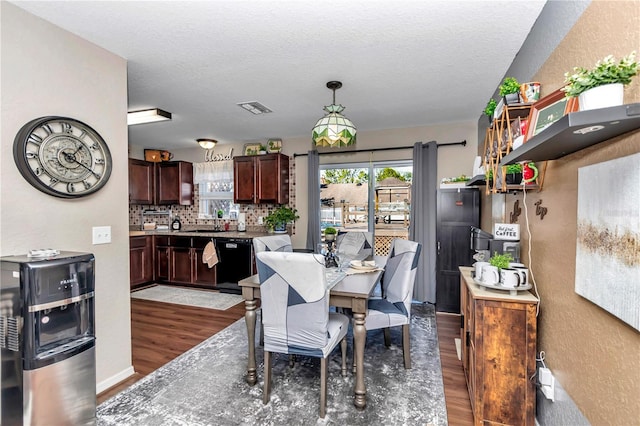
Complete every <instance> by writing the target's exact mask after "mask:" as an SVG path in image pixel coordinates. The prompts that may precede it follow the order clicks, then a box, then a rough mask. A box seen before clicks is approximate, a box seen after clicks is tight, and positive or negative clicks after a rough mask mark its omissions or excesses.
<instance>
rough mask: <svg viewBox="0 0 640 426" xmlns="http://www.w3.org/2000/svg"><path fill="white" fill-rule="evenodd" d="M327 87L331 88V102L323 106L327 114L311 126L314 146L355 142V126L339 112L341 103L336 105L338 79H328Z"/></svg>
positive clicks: (342, 109) (348, 144)
mask: <svg viewBox="0 0 640 426" xmlns="http://www.w3.org/2000/svg"><path fill="white" fill-rule="evenodd" d="M327 87H328V88H329V89H331V90H333V103H332V104H331V105H327V106H325V107H324V110H325V111H326V112H327V115H325V116H324V117H322V118H321V119H320V120H318V122H317V123H316V125H315V126H314V127H313V132H312V138H313V143H314V146H316V147H317V146H328V147H342V146H350V145H353V144H355V143H356V126H354V124H353V123H352V122H351V120H349V119H348V118H347V117H345V116H344V115H342V114H341V112H342V111H344V107H343V106H342V105H336V90H337V89H339V88H341V87H342V83H341V82H339V81H330V82H328V83H327Z"/></svg>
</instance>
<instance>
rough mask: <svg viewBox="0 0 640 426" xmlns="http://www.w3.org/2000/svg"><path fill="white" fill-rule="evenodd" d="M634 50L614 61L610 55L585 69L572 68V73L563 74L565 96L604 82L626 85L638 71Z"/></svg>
mask: <svg viewBox="0 0 640 426" xmlns="http://www.w3.org/2000/svg"><path fill="white" fill-rule="evenodd" d="M635 59H636V52H635V51H633V52H631V53H630V54H629V55H627V56H625V57H624V58H622V59H621V60H620V62H616V60H615V59H614V57H613V56H612V55H609V56H607V57H606V58H604V59H603V60H601V61H598V62H596V65H595V67H593V68H591V69H586V68H582V67H575V68H573V73H570V72H566V73H565V74H564V79H565V80H564V82H565V83H566V86H565V87H563V88H562V89H561V90H562V91H563V92H565V94H566V95H567V97H574V96H578V95H580V94H581V93H582V92H584V91H586V90H589V89H593V88H594V87H598V86H602V85H604V84H614V83H621V84H624V85H627V84H629V83H631V78H632V77H633V76H635V75H636V74H637V73H638V62H637V61H636V60H635Z"/></svg>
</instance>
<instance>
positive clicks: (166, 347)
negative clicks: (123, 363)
mask: <svg viewBox="0 0 640 426" xmlns="http://www.w3.org/2000/svg"><path fill="white" fill-rule="evenodd" d="M243 315H244V303H239V304H238V305H236V306H234V307H232V308H229V309H227V310H226V311H218V310H215V309H205V308H196V307H192V306H183V305H173V304H168V303H159V302H152V301H147V300H140V299H131V341H132V342H131V343H132V358H133V368H134V370H135V371H136V374H134V375H133V376H131V377H130V378H128V379H127V380H125V381H123V382H121V383H119V384H117V385H116V386H114V387H112V388H110V389H108V390H106V391H104V392H102V393H100V394H99V395H98V404H100V403H102V402H103V401H105V400H107V399H108V398H110V397H111V396H113V395H115V394H117V393H118V392H120V391H122V390H124V389H126V388H127V387H129V386H131V385H132V384H133V383H135V382H136V381H138V380H140V379H141V378H142V377H144V376H145V375H147V374H149V373H151V372H152V371H154V370H156V369H157V368H159V367H161V366H162V365H164V364H166V363H167V362H169V361H171V360H172V359H174V358H176V357H177V356H178V355H180V354H182V353H184V352H186V351H188V350H189V349H191V348H192V347H194V346H196V345H197V344H199V343H200V342H202V341H204V340H206V339H208V338H209V337H211V336H213V335H214V334H216V333H217V332H219V331H220V330H222V329H224V328H225V327H227V326H229V325H231V324H233V323H234V322H235V321H237V320H238V319H240V318H241V317H242V316H243ZM436 322H437V327H438V343H439V345H440V360H441V364H442V374H443V380H444V392H445V399H446V403H447V416H448V418H449V425H452V426H467V425H472V424H473V417H472V415H471V405H470V403H469V394H468V393H467V387H466V384H465V380H464V374H463V371H462V363H461V362H460V361H459V360H458V357H457V355H456V348H455V344H454V338H456V337H459V334H460V317H459V316H458V315H451V314H441V313H438V314H437V315H436Z"/></svg>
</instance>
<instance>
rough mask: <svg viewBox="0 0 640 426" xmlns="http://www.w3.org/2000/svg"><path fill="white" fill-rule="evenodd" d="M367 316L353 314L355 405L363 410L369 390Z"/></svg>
mask: <svg viewBox="0 0 640 426" xmlns="http://www.w3.org/2000/svg"><path fill="white" fill-rule="evenodd" d="M364 318H365V314H363V313H355V312H354V314H353V319H354V321H353V323H354V324H353V341H354V342H353V352H354V357H355V359H356V386H355V389H354V393H355V396H354V400H353V405H355V406H356V408H357V409H359V410H363V409H364V407H365V406H366V405H367V390H366V388H365V385H364V344H365V341H366V339H367V330H366V328H365V327H364Z"/></svg>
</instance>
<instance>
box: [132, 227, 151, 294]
mask: <svg viewBox="0 0 640 426" xmlns="http://www.w3.org/2000/svg"><path fill="white" fill-rule="evenodd" d="M151 281H153V237H151V236H144V235H143V236H135V237H130V238H129V283H130V285H131V287H133V286H136V285H139V284H144V283H148V282H151Z"/></svg>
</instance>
